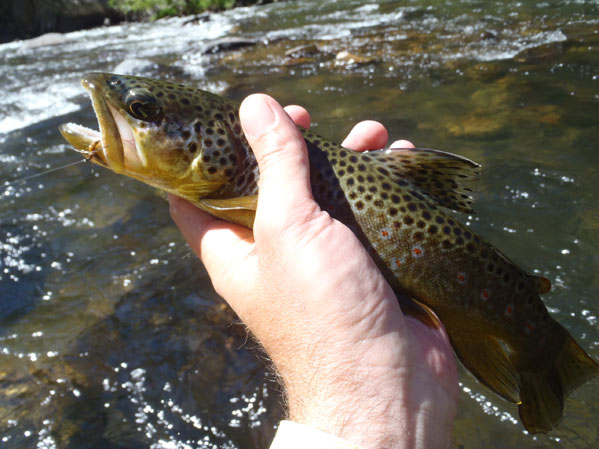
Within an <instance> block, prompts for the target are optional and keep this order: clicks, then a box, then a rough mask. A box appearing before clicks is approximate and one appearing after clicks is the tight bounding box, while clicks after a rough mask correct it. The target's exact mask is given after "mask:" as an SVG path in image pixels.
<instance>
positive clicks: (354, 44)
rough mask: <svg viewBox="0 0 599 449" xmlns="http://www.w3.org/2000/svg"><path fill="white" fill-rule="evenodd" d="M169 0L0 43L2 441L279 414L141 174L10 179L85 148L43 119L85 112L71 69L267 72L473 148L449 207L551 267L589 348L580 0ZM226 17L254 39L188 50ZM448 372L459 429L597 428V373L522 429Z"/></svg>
mask: <svg viewBox="0 0 599 449" xmlns="http://www.w3.org/2000/svg"><path fill="white" fill-rule="evenodd" d="M189 20H190V18H177V19H167V20H161V21H158V22H155V23H152V24H136V23H132V24H123V25H117V26H111V27H105V28H98V29H93V30H87V31H80V32H74V33H70V34H67V35H65V41H64V42H63V43H62V44H60V45H53V46H46V47H39V48H26V47H27V45H26V44H24V43H23V42H13V43H9V44H4V45H0V83H1V86H2V95H1V96H0V197H1V198H2V201H1V202H0V447H10V448H31V447H38V448H75V447H76V448H92V447H93V448H97V447H102V448H134V447H135V448H137V447H150V448H196V447H202V448H204V447H219V448H259V447H261V448H263V447H267V445H268V443H269V441H270V439H271V438H272V435H273V427H274V426H275V425H276V423H277V422H278V420H279V419H280V417H281V416H282V413H283V410H282V408H281V406H280V398H279V393H278V391H279V390H278V387H277V386H276V384H275V383H274V381H273V378H272V375H270V374H269V372H268V370H266V369H265V368H264V366H265V365H264V360H263V357H262V356H261V354H260V352H259V351H258V349H257V348H256V344H255V343H253V342H252V340H251V339H248V337H247V334H246V331H245V329H244V328H243V327H242V326H241V325H240V324H239V323H238V321H237V319H236V317H235V316H234V314H233V313H232V312H231V311H230V310H229V309H228V308H227V306H226V305H225V304H224V303H223V301H222V300H221V299H220V298H219V297H218V296H217V295H216V294H215V293H214V291H213V290H212V288H211V286H210V283H209V280H208V278H207V275H206V274H205V272H204V271H203V268H202V266H201V264H200V263H199V262H198V261H197V260H196V259H195V257H194V256H192V255H191V254H190V251H189V250H188V249H187V248H186V246H185V243H184V242H183V240H182V238H181V236H180V235H179V233H178V231H177V230H176V228H175V227H174V225H173V224H172V223H171V221H170V218H169V215H168V208H167V205H166V203H165V202H164V199H163V198H162V197H161V196H160V195H158V194H156V193H155V191H154V190H152V189H151V188H149V187H147V186H145V185H142V184H140V183H137V182H135V181H132V180H129V179H125V178H124V177H119V176H117V175H114V174H112V173H110V172H108V171H107V170H102V169H99V168H94V167H91V164H88V163H80V164H76V165H72V166H69V167H66V168H63V169H60V170H58V171H55V172H51V173H48V174H44V175H41V176H38V177H34V178H31V179H28V180H25V181H21V182H17V183H12V184H7V183H11V182H13V181H16V180H21V179H23V178H26V177H29V176H33V175H36V174H40V173H42V172H44V171H46V170H49V169H53V168H56V167H61V166H64V165H67V164H71V163H74V162H77V161H80V160H81V157H80V156H79V155H77V154H76V153H74V152H73V151H71V150H70V149H69V147H68V145H66V144H65V142H64V141H63V140H62V138H61V137H60V135H59V133H58V130H57V126H58V125H59V124H61V123H63V122H67V121H75V122H79V123H82V124H84V125H86V126H93V127H95V119H94V115H93V113H92V110H91V106H90V102H89V100H88V98H87V96H86V95H85V94H84V92H83V89H82V88H81V86H80V84H79V78H80V76H81V75H82V74H83V73H85V72H88V71H115V70H118V71H121V72H122V71H127V72H135V73H137V74H144V75H149V76H155V77H162V78H169V79H175V80H178V81H181V82H186V83H192V84H195V85H197V86H198V87H202V88H205V89H208V90H212V91H214V92H217V93H221V94H224V95H228V96H230V97H232V98H236V99H241V98H243V97H244V96H245V95H247V94H249V93H251V92H256V91H264V92H268V93H270V94H271V95H273V96H275V97H276V98H278V99H279V100H280V101H281V102H282V103H299V104H303V105H304V106H306V107H308V108H309V110H310V111H311V112H312V117H313V122H314V125H313V126H314V129H315V130H316V131H317V132H318V133H320V134H322V135H324V136H326V137H329V138H331V139H341V138H342V137H343V136H344V135H345V134H346V133H347V132H348V130H349V129H350V128H351V126H352V124H353V123H355V122H356V121H359V120H363V119H376V120H380V121H382V122H383V123H385V124H386V125H387V126H388V128H389V130H390V134H391V136H392V138H394V139H396V138H400V137H401V138H407V139H410V140H412V141H413V142H415V143H416V144H417V145H420V146H423V147H429V148H439V149H444V150H447V151H452V152H456V153H459V154H461V155H464V156H466V157H469V158H471V159H473V160H475V161H477V162H479V163H481V164H483V167H484V170H483V176H482V180H481V181H480V183H479V185H478V192H479V193H478V198H477V202H476V204H475V208H476V210H477V215H475V216H472V217H466V218H465V220H466V221H468V222H470V224H471V226H472V227H473V228H474V229H475V231H477V232H478V233H480V234H482V235H483V236H485V237H486V238H488V239H489V240H490V241H491V242H493V243H494V244H495V245H496V246H498V247H499V248H500V249H501V250H502V251H503V252H504V253H506V254H507V255H509V256H510V258H512V259H513V260H515V261H517V262H518V263H519V264H520V265H521V266H523V267H524V268H525V269H527V270H529V271H531V272H534V273H538V274H541V275H543V276H545V277H547V278H549V279H551V280H552V283H553V289H552V291H551V292H550V293H549V294H547V295H545V296H544V299H545V301H546V303H547V305H548V306H549V307H550V310H551V311H552V313H553V315H554V316H555V317H556V318H557V319H558V320H559V321H560V322H561V323H562V324H563V325H564V326H566V327H567V328H568V329H569V330H570V332H571V333H572V334H573V335H574V336H575V338H576V339H577V340H578V341H579V342H580V343H581V345H582V346H583V347H584V348H585V349H586V350H587V351H588V352H589V354H591V356H593V357H594V358H595V359H599V319H598V317H599V255H598V254H599V181H598V179H599V171H598V167H599V151H597V150H598V145H599V121H598V119H599V5H598V4H597V3H596V2H595V1H583V0H569V1H564V0H561V1H558V0H550V1H518V2H517V1H505V2H482V1H466V0H463V1H457V0H454V1H449V2H448V1H434V0H428V1H427V0H413V1H404V2H398V1H378V2H359V1H352V0H346V1H338V2H319V1H307V0H306V1H298V2H286V3H277V4H272V5H267V6H261V7H252V8H239V9H235V10H232V11H228V12H224V13H218V14H212V15H211V19H210V20H209V21H206V22H195V23H193V22H191V23H190V22H189ZM225 36H237V37H244V38H247V39H249V40H254V41H256V44H255V45H251V46H246V47H243V48H239V49H234V50H230V51H226V52H221V53H216V54H203V49H205V48H206V45H209V44H210V43H212V42H214V40H215V39H218V38H221V37H225ZM300 45H307V46H308V47H306V48H304V50H303V51H295V52H291V54H290V55H286V53H288V52H289V50H290V49H292V48H294V47H296V46H300ZM312 46H313V47H312ZM123 62H124V63H123ZM122 63H123V64H122ZM119 64H120V65H119ZM2 184H5V185H3V186H2ZM460 381H461V384H460V387H461V397H460V403H459V413H458V417H457V420H456V425H455V430H454V434H453V447H455V448H463V447H464V448H470V447H486V448H513V447H519V448H545V447H549V448H592V447H599V419H597V418H598V417H599V380H597V379H596V380H595V381H593V382H590V383H588V384H587V385H585V386H584V387H582V388H581V389H579V390H578V391H576V392H575V393H574V394H573V395H571V396H570V398H569V399H568V400H567V401H566V410H565V417H564V420H563V422H562V424H561V425H560V427H559V428H558V429H557V430H555V431H554V432H552V433H551V434H549V435H547V436H544V435H541V436H534V437H533V436H531V435H529V434H527V433H526V432H525V431H524V430H523V428H522V426H521V425H520V424H519V423H518V420H517V412H516V410H515V407H514V406H512V405H511V404H508V403H506V402H505V401H503V400H501V399H499V398H498V397H497V396H496V395H494V394H492V393H490V392H489V391H488V390H487V389H485V388H484V387H483V386H481V385H479V384H478V383H477V382H476V381H475V380H474V379H473V377H472V376H471V375H469V374H468V373H467V372H465V371H464V370H461V375H460Z"/></svg>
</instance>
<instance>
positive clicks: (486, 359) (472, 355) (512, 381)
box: [442, 320, 520, 403]
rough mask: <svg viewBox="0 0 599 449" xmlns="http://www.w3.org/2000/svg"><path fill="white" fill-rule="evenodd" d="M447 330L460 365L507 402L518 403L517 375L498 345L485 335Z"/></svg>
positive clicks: (449, 328)
mask: <svg viewBox="0 0 599 449" xmlns="http://www.w3.org/2000/svg"><path fill="white" fill-rule="evenodd" d="M442 321H443V320H442ZM446 329H447V334H448V335H449V339H450V341H451V345H452V346H453V349H454V350H455V352H456V354H457V355H458V358H459V359H460V361H461V362H462V364H463V365H464V366H465V367H466V368H467V369H468V370H469V371H470V372H471V373H472V374H473V375H474V376H475V377H476V378H477V379H478V380H479V381H480V382H482V383H483V384H484V385H486V386H487V387H488V388H490V389H491V390H493V391H494V392H495V393H497V394H498V395H500V396H501V397H503V398H504V399H506V400H508V401H510V402H514V403H519V402H520V393H519V390H520V388H519V385H520V383H519V380H518V373H517V372H516V369H515V368H514V366H513V365H512V362H511V361H510V359H509V357H508V355H507V354H506V352H505V351H504V349H503V348H502V347H501V345H500V344H499V342H498V341H497V340H496V339H495V338H493V337H489V336H486V335H481V334H474V333H460V332H456V331H455V330H452V329H451V327H446Z"/></svg>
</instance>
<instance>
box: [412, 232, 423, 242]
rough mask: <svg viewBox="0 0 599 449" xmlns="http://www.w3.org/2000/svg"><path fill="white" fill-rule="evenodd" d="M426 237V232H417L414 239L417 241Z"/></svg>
mask: <svg viewBox="0 0 599 449" xmlns="http://www.w3.org/2000/svg"><path fill="white" fill-rule="evenodd" d="M423 239H424V234H423V233H422V232H415V233H414V240H416V241H417V242H419V241H421V240H423Z"/></svg>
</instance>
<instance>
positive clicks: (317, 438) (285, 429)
mask: <svg viewBox="0 0 599 449" xmlns="http://www.w3.org/2000/svg"><path fill="white" fill-rule="evenodd" d="M307 448H310V449H364V448H363V447H361V446H358V445H357V444H354V443H351V442H349V441H347V440H344V439H343V438H339V437H336V436H335V435H331V434H330V433H326V432H323V431H322V430H318V429H315V428H313V427H309V426H306V425H304V424H298V423H296V422H293V421H281V422H280V424H279V428H278V429H277V433H276V435H275V438H274V440H273V441H272V444H271V445H270V449H307Z"/></svg>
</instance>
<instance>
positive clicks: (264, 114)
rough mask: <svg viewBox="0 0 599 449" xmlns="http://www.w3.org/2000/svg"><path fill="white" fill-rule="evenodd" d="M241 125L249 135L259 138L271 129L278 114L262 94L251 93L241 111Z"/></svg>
mask: <svg viewBox="0 0 599 449" xmlns="http://www.w3.org/2000/svg"><path fill="white" fill-rule="evenodd" d="M240 115H241V125H242V127H243V132H244V133H245V135H246V136H247V137H250V138H254V139H255V138H257V137H260V136H261V135H262V134H264V133H265V132H267V131H269V130H270V129H271V128H272V127H273V126H274V125H275V122H276V118H277V116H276V114H275V112H274V111H273V110H272V108H271V107H270V104H268V102H267V101H266V100H265V99H264V97H263V96H262V95H251V96H249V97H248V98H246V100H245V101H244V102H243V107H242V109H241V111H240Z"/></svg>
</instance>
